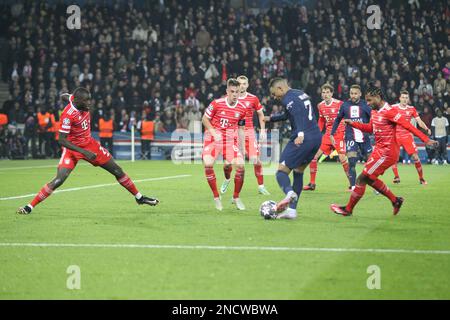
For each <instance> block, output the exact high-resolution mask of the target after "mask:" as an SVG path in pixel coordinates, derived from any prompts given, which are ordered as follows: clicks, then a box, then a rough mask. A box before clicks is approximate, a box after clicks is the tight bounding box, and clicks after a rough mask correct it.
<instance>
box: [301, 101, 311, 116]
mask: <svg viewBox="0 0 450 320" xmlns="http://www.w3.org/2000/svg"><path fill="white" fill-rule="evenodd" d="M303 103H304V104H305V107H306V108H308V119H309V121H311V120H312V119H313V116H312V108H311V101H309V100H304V101H303Z"/></svg>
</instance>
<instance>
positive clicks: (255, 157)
mask: <svg viewBox="0 0 450 320" xmlns="http://www.w3.org/2000/svg"><path fill="white" fill-rule="evenodd" d="M237 81H239V84H240V88H239V98H238V99H239V102H241V103H242V104H243V105H244V106H245V107H246V108H247V113H246V115H245V131H244V133H245V138H243V139H241V140H244V139H245V155H247V156H248V160H249V161H250V162H251V163H253V168H254V172H255V176H256V180H257V182H258V192H259V193H261V194H264V195H269V194H270V193H269V191H267V189H266V188H265V187H264V177H263V169H262V163H261V160H260V159H259V145H258V140H257V139H256V135H255V128H254V127H253V114H254V112H255V111H256V113H257V114H258V119H259V125H260V128H261V130H260V133H259V139H260V141H261V142H262V141H264V140H265V139H266V127H265V122H264V113H263V107H262V105H261V103H260V102H259V99H258V97H257V96H255V95H253V94H251V93H249V92H247V88H248V78H247V77H246V76H239V77H237ZM232 169H233V167H232V166H231V164H228V165H227V164H226V165H224V167H223V172H224V174H225V180H224V181H223V183H222V186H221V187H220V192H221V193H225V192H226V191H227V188H228V185H229V184H230V182H231V171H232Z"/></svg>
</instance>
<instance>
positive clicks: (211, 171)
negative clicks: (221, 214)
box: [205, 167, 219, 198]
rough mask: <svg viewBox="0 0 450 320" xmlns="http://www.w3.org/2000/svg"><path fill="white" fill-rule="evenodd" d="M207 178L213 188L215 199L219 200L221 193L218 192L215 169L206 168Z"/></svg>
mask: <svg viewBox="0 0 450 320" xmlns="http://www.w3.org/2000/svg"><path fill="white" fill-rule="evenodd" d="M205 176H206V180H207V181H208V184H209V187H210V188H211V191H212V193H213V194H214V198H219V191H217V183H216V174H215V172H214V169H213V168H210V167H205Z"/></svg>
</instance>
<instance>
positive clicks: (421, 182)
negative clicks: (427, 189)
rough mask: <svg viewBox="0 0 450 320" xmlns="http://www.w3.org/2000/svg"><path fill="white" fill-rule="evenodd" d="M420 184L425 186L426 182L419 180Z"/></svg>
mask: <svg viewBox="0 0 450 320" xmlns="http://www.w3.org/2000/svg"><path fill="white" fill-rule="evenodd" d="M419 182H420V184H423V185H424V186H426V185H427V184H428V182H426V181H425V179H420V181H419Z"/></svg>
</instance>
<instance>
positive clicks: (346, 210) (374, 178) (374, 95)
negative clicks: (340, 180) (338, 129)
mask: <svg viewBox="0 0 450 320" xmlns="http://www.w3.org/2000/svg"><path fill="white" fill-rule="evenodd" d="M366 100H367V103H368V104H369V105H370V107H371V108H372V109H373V113H372V117H371V119H370V122H369V123H361V122H356V121H352V120H351V119H345V120H344V121H345V123H346V125H349V126H352V127H353V128H357V129H359V130H361V131H363V132H368V133H373V134H374V136H375V148H374V151H373V152H372V154H371V156H370V158H369V159H368V161H367V162H366V164H365V166H364V170H363V172H362V173H361V174H360V175H359V176H358V178H357V179H356V186H355V189H354V190H353V191H352V194H351V195H350V200H349V201H348V203H347V205H346V206H341V205H337V204H332V205H331V210H332V211H333V212H334V213H336V214H340V215H343V216H351V215H352V212H353V208H354V207H355V206H356V204H357V203H358V201H359V200H360V199H361V198H362V197H363V195H364V192H365V190H366V185H370V186H371V187H372V188H374V189H375V190H376V191H378V192H379V193H380V194H382V195H384V196H385V197H387V198H388V199H389V200H390V201H391V203H392V206H393V213H394V215H397V214H398V212H399V211H400V208H401V206H402V204H403V201H404V199H403V198H402V197H397V196H396V195H394V194H393V193H392V191H391V190H389V188H388V187H387V186H386V185H385V184H384V182H383V181H381V180H380V179H378V177H379V176H380V175H382V174H383V173H384V172H385V171H386V170H387V169H388V168H389V167H391V166H392V165H394V164H395V163H396V162H397V160H398V156H399V150H400V148H399V147H398V144H397V140H396V135H395V132H396V131H397V128H399V127H402V128H404V129H406V130H408V131H409V132H411V133H413V134H414V135H415V136H417V137H419V138H420V139H421V140H422V141H423V142H424V143H425V144H426V145H427V146H435V145H437V142H436V141H434V140H430V138H428V137H427V136H426V135H425V134H423V133H422V132H421V131H419V130H418V129H417V128H416V127H414V126H412V125H411V123H410V122H408V121H407V120H406V119H405V117H403V116H402V115H401V114H400V113H398V112H397V110H396V109H395V108H393V107H391V106H390V105H389V104H388V103H387V102H386V101H384V99H383V94H382V92H381V89H379V88H377V87H370V88H369V89H368V90H367V92H366Z"/></svg>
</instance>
